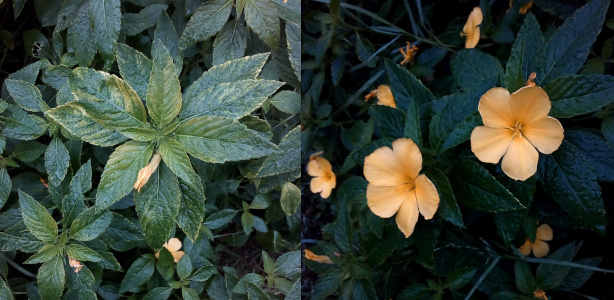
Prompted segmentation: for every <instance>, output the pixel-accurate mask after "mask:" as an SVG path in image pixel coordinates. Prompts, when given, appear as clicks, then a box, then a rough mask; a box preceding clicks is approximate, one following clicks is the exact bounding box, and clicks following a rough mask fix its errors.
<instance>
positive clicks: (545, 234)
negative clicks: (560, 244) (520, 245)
mask: <svg viewBox="0 0 614 300" xmlns="http://www.w3.org/2000/svg"><path fill="white" fill-rule="evenodd" d="M535 239H536V240H542V241H551V240H552V227H550V225H548V224H541V225H539V227H537V234H536V235H535Z"/></svg>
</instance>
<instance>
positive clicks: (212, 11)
mask: <svg viewBox="0 0 614 300" xmlns="http://www.w3.org/2000/svg"><path fill="white" fill-rule="evenodd" d="M231 11H232V1H228V0H210V1H207V2H205V3H204V4H203V5H201V6H200V7H199V8H198V9H197V10H196V12H194V14H193V15H192V17H190V21H189V22H188V24H187V25H186V28H185V30H184V31H183V33H182V34H181V38H180V39H179V50H184V49H186V48H187V47H189V46H191V45H193V44H194V43H196V42H198V41H203V40H206V39H208V38H210V37H212V36H213V35H215V34H216V33H218V31H220V30H221V29H222V27H223V26H224V24H226V21H228V17H229V16H230V12H231Z"/></svg>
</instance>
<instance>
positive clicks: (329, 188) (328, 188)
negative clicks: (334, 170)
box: [320, 181, 335, 199]
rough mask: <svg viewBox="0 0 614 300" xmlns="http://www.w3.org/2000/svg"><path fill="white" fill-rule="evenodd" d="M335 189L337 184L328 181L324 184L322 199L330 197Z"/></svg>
mask: <svg viewBox="0 0 614 300" xmlns="http://www.w3.org/2000/svg"><path fill="white" fill-rule="evenodd" d="M333 188H335V182H332V181H326V182H325V183H324V187H323V188H322V192H321V193H320V197H322V198H324V199H326V198H328V197H330V193H332V191H333Z"/></svg>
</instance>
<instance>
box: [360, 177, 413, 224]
mask: <svg viewBox="0 0 614 300" xmlns="http://www.w3.org/2000/svg"><path fill="white" fill-rule="evenodd" d="M411 188H412V187H410V186H408V185H401V186H394V187H390V186H375V185H373V184H371V183H370V184H369V185H367V205H369V208H370V209H371V211H372V212H373V213H374V214H375V215H377V216H378V217H381V218H390V217H392V216H393V215H394V214H395V213H396V212H397V210H399V207H400V206H401V203H403V200H405V199H407V198H408V197H409V191H410V190H411ZM414 198H415V196H414Z"/></svg>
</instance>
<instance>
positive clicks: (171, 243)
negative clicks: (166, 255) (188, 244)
mask: <svg viewBox="0 0 614 300" xmlns="http://www.w3.org/2000/svg"><path fill="white" fill-rule="evenodd" d="M166 249H168V251H169V252H171V253H173V252H177V251H178V250H179V249H181V241H180V240H179V239H178V238H172V239H170V240H168V242H166Z"/></svg>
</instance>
